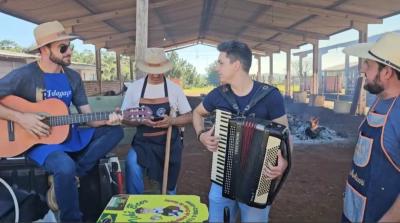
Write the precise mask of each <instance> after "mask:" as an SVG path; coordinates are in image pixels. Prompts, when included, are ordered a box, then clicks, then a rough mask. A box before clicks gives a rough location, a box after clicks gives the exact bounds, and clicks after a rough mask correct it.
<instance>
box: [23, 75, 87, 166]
mask: <svg viewBox="0 0 400 223" xmlns="http://www.w3.org/2000/svg"><path fill="white" fill-rule="evenodd" d="M43 75H44V76H43V77H44V86H45V91H44V94H43V99H48V98H57V99H60V100H62V101H63V102H64V103H65V105H66V106H67V107H68V108H69V106H70V104H71V100H72V90H71V86H70V84H69V81H68V77H67V76H66V75H65V74H64V73H60V74H43ZM93 133H94V128H78V126H77V125H74V124H73V125H71V128H70V132H69V135H68V138H67V139H66V140H65V141H64V142H63V143H61V144H49V145H45V144H41V145H36V146H33V147H32V148H31V149H30V150H29V151H28V156H29V158H31V159H32V160H34V161H36V162H37V163H38V164H39V165H43V164H44V162H45V160H46V158H47V156H48V155H49V154H50V153H52V152H55V151H65V152H77V151H80V150H82V149H83V148H85V147H86V146H87V145H88V144H89V142H90V140H91V138H92V136H93Z"/></svg>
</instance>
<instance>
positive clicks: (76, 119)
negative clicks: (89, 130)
mask: <svg viewBox="0 0 400 223" xmlns="http://www.w3.org/2000/svg"><path fill="white" fill-rule="evenodd" d="M111 113H112V112H94V113H89V114H71V115H61V116H50V117H49V118H48V123H49V125H50V126H59V125H69V124H76V123H85V122H91V121H100V120H108V116H109V115H110V114H111Z"/></svg>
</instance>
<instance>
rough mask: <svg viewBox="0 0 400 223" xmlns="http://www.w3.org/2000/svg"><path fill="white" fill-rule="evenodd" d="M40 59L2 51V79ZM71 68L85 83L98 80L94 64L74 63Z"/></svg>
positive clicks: (0, 63) (0, 75) (0, 61)
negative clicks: (16, 69)
mask: <svg viewBox="0 0 400 223" xmlns="http://www.w3.org/2000/svg"><path fill="white" fill-rule="evenodd" d="M38 58H39V57H38V56H37V55H35V54H28V53H19V52H13V51H6V50H0V78H2V77H3V76H4V75H6V74H8V73H9V72H10V71H12V70H14V69H15V68H18V67H20V66H22V65H25V64H28V63H31V62H33V61H36V60H37V59H38ZM70 68H72V69H74V70H76V71H77V72H78V73H80V74H81V77H82V80H84V81H95V80H97V77H96V65H94V64H84V63H72V64H71V66H70Z"/></svg>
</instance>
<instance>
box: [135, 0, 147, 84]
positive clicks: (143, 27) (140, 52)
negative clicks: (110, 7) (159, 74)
mask: <svg viewBox="0 0 400 223" xmlns="http://www.w3.org/2000/svg"><path fill="white" fill-rule="evenodd" d="M148 13H149V0H136V42H135V44H136V45H135V61H141V60H143V59H144V53H145V50H146V48H147V31H148V19H149V18H148ZM145 75H146V74H145V73H143V72H142V71H139V70H137V69H136V79H139V78H142V77H144V76H145Z"/></svg>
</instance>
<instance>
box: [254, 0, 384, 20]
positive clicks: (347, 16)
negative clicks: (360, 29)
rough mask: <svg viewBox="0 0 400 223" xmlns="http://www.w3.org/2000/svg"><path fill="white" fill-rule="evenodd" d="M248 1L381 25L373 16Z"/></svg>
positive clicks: (261, 0) (274, 2)
mask: <svg viewBox="0 0 400 223" xmlns="http://www.w3.org/2000/svg"><path fill="white" fill-rule="evenodd" d="M248 1H250V2H253V3H258V4H262V5H270V6H273V7H276V8H282V9H293V10H296V11H299V12H305V13H308V14H313V15H318V16H322V17H339V18H342V19H348V20H349V21H352V20H355V21H359V22H364V23H376V24H381V23H382V19H379V18H375V17H373V16H366V15H361V14H357V13H349V12H341V11H336V10H331V9H323V8H318V7H314V6H305V5H300V4H296V3H289V2H278V1H274V0H248Z"/></svg>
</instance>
